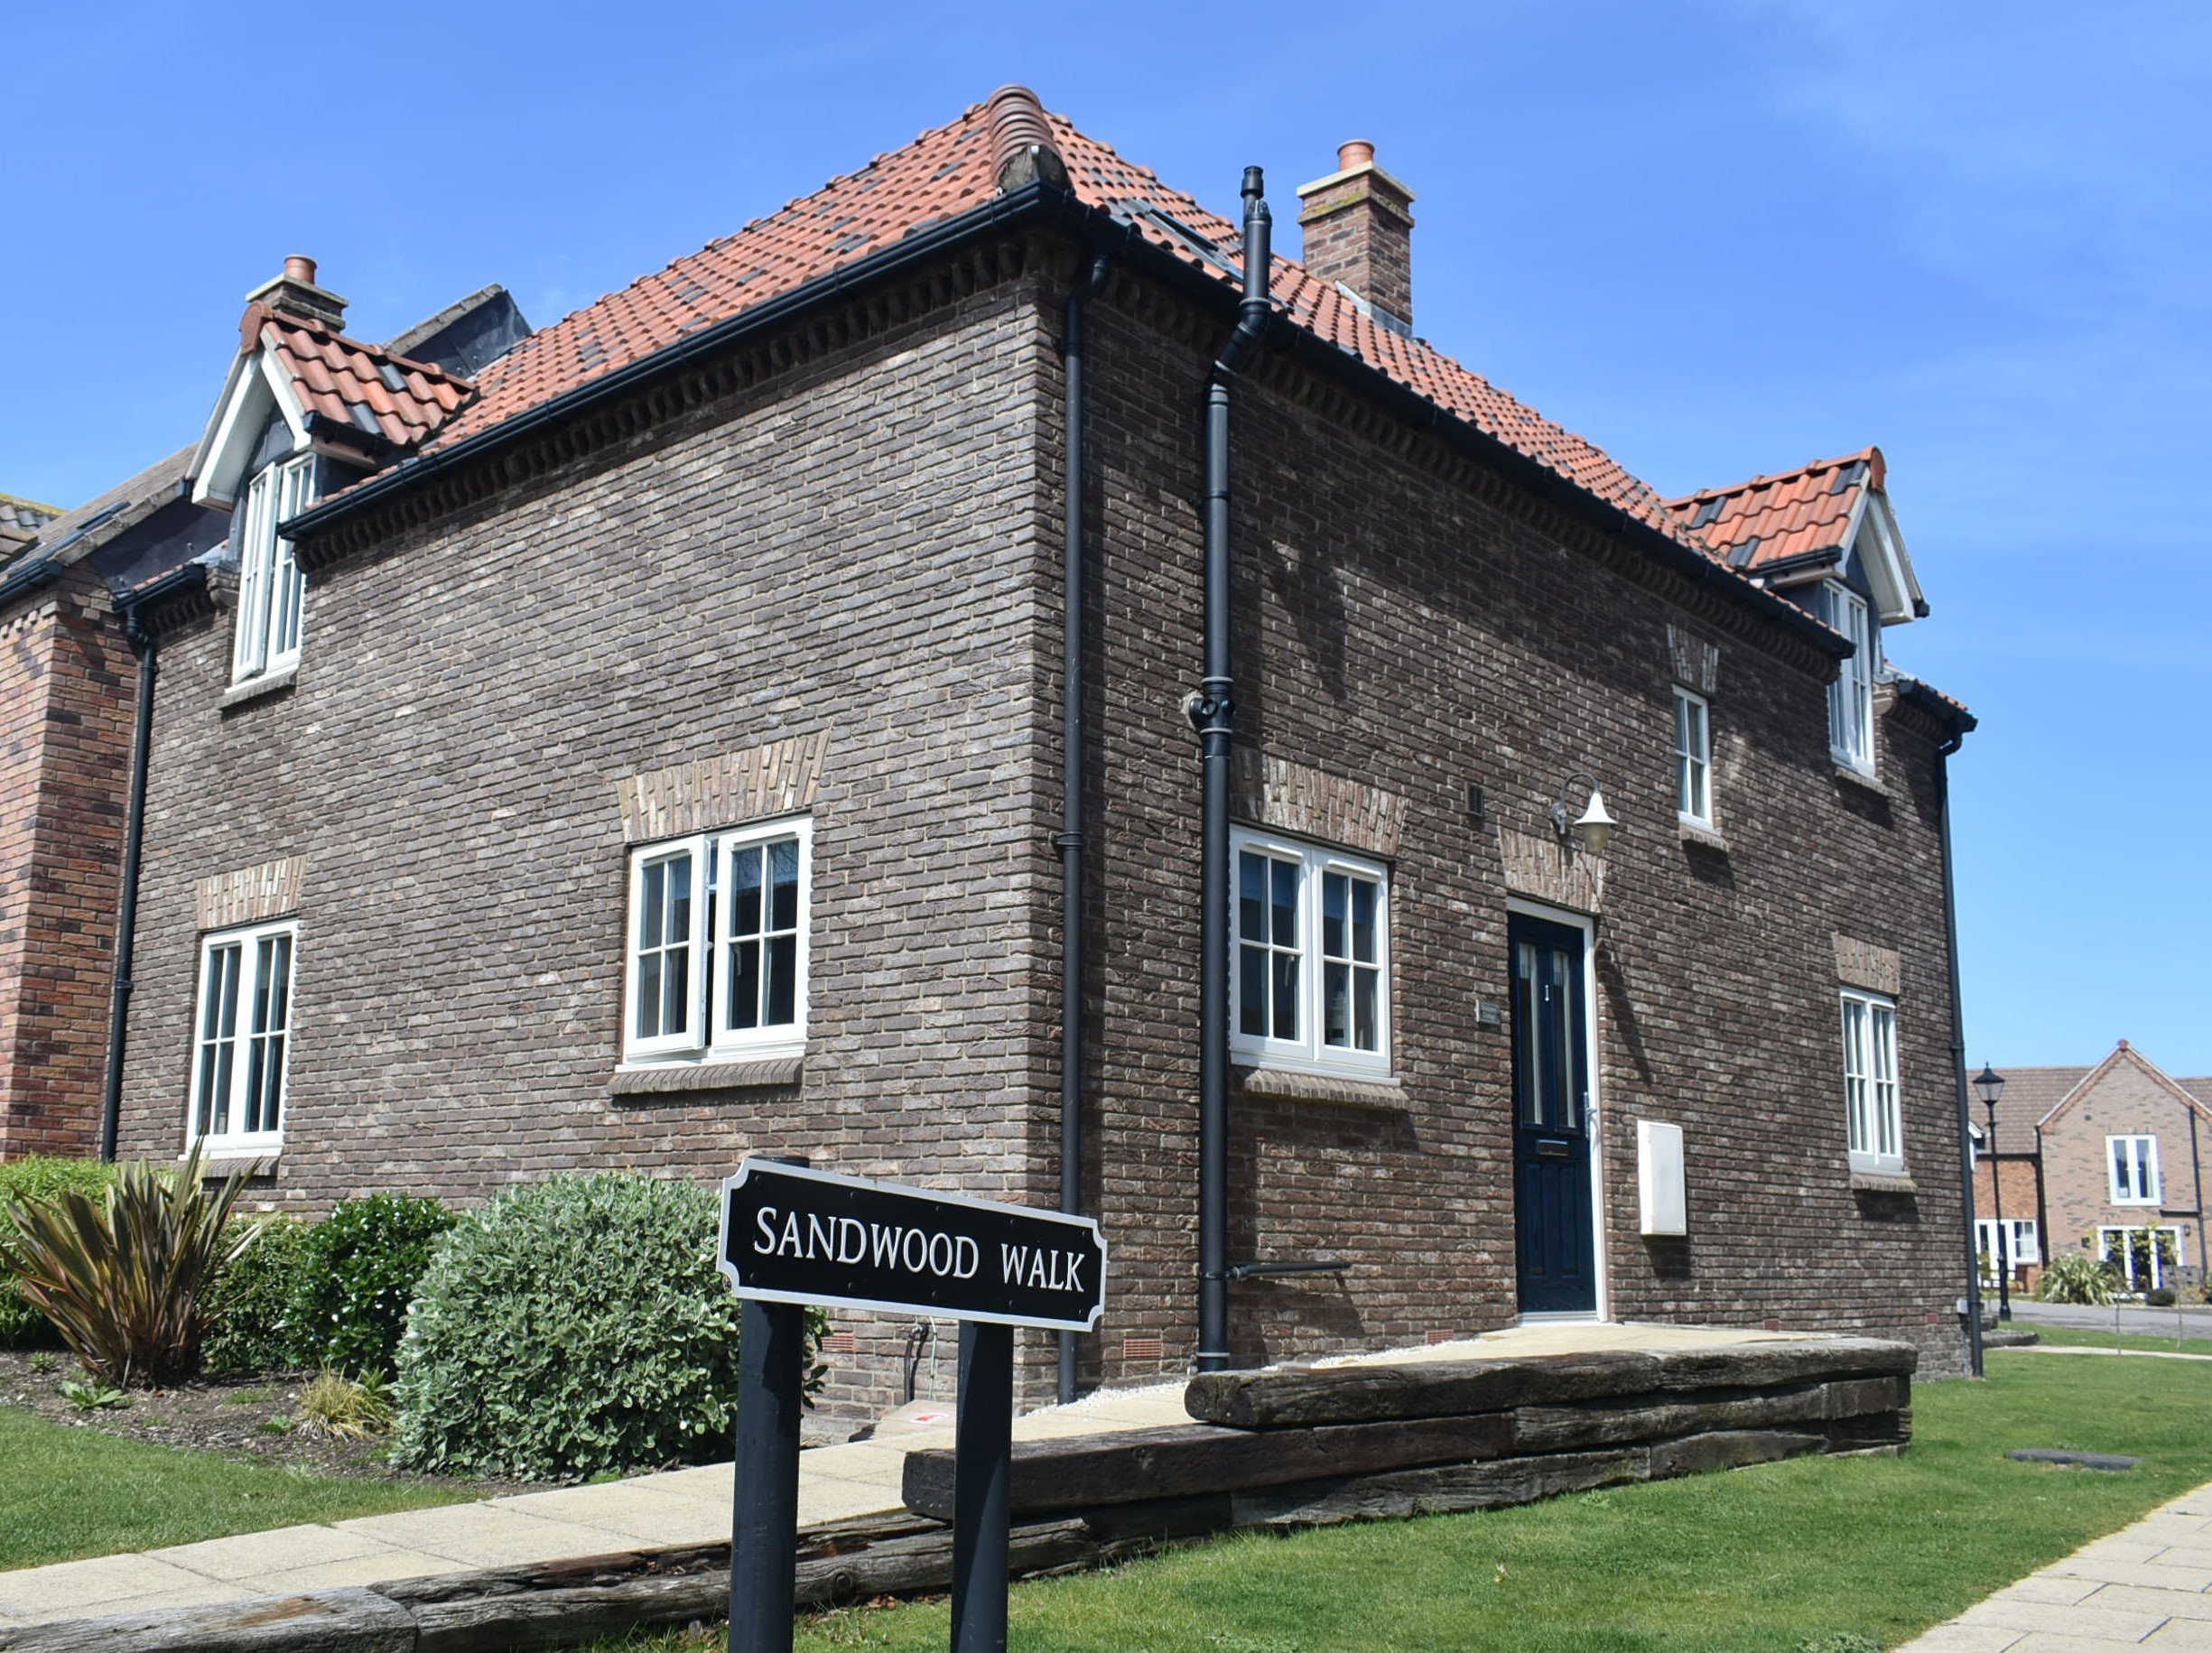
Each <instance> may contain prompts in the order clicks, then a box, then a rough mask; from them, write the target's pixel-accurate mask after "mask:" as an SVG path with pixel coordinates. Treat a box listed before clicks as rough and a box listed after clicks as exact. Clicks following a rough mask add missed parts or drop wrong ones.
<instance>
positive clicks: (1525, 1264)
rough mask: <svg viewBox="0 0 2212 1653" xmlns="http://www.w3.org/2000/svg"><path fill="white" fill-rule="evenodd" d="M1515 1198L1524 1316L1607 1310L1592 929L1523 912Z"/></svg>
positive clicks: (1517, 941) (1517, 951)
mask: <svg viewBox="0 0 2212 1653" xmlns="http://www.w3.org/2000/svg"><path fill="white" fill-rule="evenodd" d="M1506 933H1507V943H1508V945H1509V947H1510V950H1511V952H1512V985H1513V1196H1514V1213H1515V1221H1514V1228H1515V1232H1516V1236H1517V1238H1518V1240H1519V1250H1520V1309H1521V1313H1522V1314H1575V1313H1580V1314H1591V1313H1594V1312H1595V1310H1596V1308H1597V1240H1596V1233H1595V1230H1594V1225H1593V1224H1592V1222H1591V1211H1590V1058H1589V1045H1590V1041H1589V1037H1588V1033H1589V1026H1590V1023H1589V1014H1590V1011H1589V1006H1588V1005H1587V1004H1586V1003H1585V994H1584V991H1583V963H1582V949H1583V939H1582V932H1581V931H1579V930H1576V929H1574V928H1572V927H1571V926H1569V925H1566V924H1547V923H1546V922H1545V921H1544V920H1542V919H1539V918H1529V917H1524V916H1522V915H1519V914H1515V915H1513V917H1512V919H1511V920H1510V923H1509V924H1508V925H1507V932H1506Z"/></svg>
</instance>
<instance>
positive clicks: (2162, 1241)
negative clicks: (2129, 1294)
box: [2096, 1224, 2181, 1291]
mask: <svg viewBox="0 0 2212 1653" xmlns="http://www.w3.org/2000/svg"><path fill="white" fill-rule="evenodd" d="M2096 1254H2097V1256H2098V1257H2099V1258H2102V1259H2103V1260H2105V1262H2108V1263H2110V1264H2112V1265H2113V1267H2114V1268H2117V1269H2118V1270H2119V1271H2120V1277H2121V1279H2123V1280H2124V1281H2125V1282H2126V1283H2127V1288H2128V1290H2130V1291H2156V1290H2157V1289H2158V1288H2159V1287H2160V1286H2163V1285H2165V1284H2166V1277H2167V1276H2168V1275H2169V1274H2170V1273H2171V1272H2172V1271H2173V1268H2174V1266H2175V1265H2176V1264H2178V1263H2179V1261H2180V1260H2181V1230H2179V1228H2176V1227H2171V1226H2169V1225H2165V1224H2154V1225H2152V1226H2149V1227H2145V1228H2127V1227H2124V1226H2121V1225H2116V1224H2115V1225H2114V1226H2112V1227H2109V1228H2100V1229H2098V1230H2097V1231H2096Z"/></svg>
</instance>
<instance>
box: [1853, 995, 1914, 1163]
mask: <svg viewBox="0 0 2212 1653" xmlns="http://www.w3.org/2000/svg"><path fill="white" fill-rule="evenodd" d="M1843 1008H1844V1118H1845V1132H1846V1137H1847V1142H1848V1146H1849V1148H1850V1152H1851V1168H1852V1169H1853V1170H1854V1171H1875V1172H1895V1171H1902V1170H1903V1169H1904V1168H1905V1149H1904V1136H1903V1131H1902V1128H1901V1124H1900V1120H1899V1117H1898V1108H1897V1006H1896V1005H1895V1004H1894V1003H1892V1002H1891V1000H1889V999H1887V998H1882V996H1881V995H1880V994H1878V993H1862V992H1859V991H1857V990H1856V989H1852V988H1845V989H1844V990H1843Z"/></svg>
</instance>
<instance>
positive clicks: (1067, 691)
mask: <svg viewBox="0 0 2212 1653" xmlns="http://www.w3.org/2000/svg"><path fill="white" fill-rule="evenodd" d="M1105 284H1106V260H1105V258H1104V257H1103V256H1102V255H1101V256H1100V257H1097V258H1094V259H1092V261H1091V265H1090V267H1089V268H1088V269H1087V270H1086V271H1084V272H1083V274H1081V275H1079V276H1078V277H1077V278H1076V280H1075V284H1074V285H1073V286H1072V287H1070V288H1069V289H1068V295H1067V306H1066V309H1065V310H1064V311H1063V314H1062V320H1061V324H1060V360H1061V364H1062V370H1063V371H1064V373H1065V374H1066V375H1067V382H1066V385H1065V387H1064V389H1065V396H1064V400H1065V401H1066V404H1067V407H1066V410H1065V416H1066V420H1067V438H1066V442H1065V446H1064V453H1063V455H1062V462H1063V464H1064V468H1065V470H1066V496H1067V497H1066V528H1067V537H1066V542H1065V550H1064V552H1063V553H1062V566H1063V571H1064V575H1065V578H1066V581H1067V592H1066V595H1065V597H1064V599H1063V601H1062V604H1061V613H1062V619H1063V627H1064V630H1063V636H1062V642H1061V685H1060V833H1059V836H1058V837H1057V838H1055V839H1054V840H1053V842H1054V843H1055V844H1056V845H1058V846H1059V850H1060V1209H1061V1210H1062V1211H1064V1212H1081V1211H1082V1210H1083V754H1084V750H1085V745H1086V743H1085V739H1084V734H1083V683H1084V681H1085V665H1084V655H1083V632H1084V628H1085V627H1084V617H1085V611H1086V607H1087V602H1088V599H1087V597H1086V595H1085V593H1086V590H1087V588H1088V576H1087V574H1086V572H1085V568H1086V564H1085V562H1084V558H1083V534H1084V531H1085V530H1084V524H1083V476H1084V466H1083V311H1084V309H1085V308H1086V307H1087V306H1088V305H1089V304H1090V302H1091V298H1092V294H1093V293H1097V292H1098V291H1099V290H1100V289H1101V288H1102V287H1104V286H1105ZM1074 1398H1075V1333H1073V1332H1063V1333H1060V1404H1061V1405H1062V1406H1065V1405H1067V1403H1068V1402H1069V1401H1071V1400H1073V1399H1074Z"/></svg>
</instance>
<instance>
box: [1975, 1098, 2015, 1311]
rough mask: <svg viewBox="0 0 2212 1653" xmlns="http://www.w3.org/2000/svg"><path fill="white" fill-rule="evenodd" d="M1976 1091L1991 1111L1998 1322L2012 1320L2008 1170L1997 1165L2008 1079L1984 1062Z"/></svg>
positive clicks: (1991, 1188)
mask: <svg viewBox="0 0 2212 1653" xmlns="http://www.w3.org/2000/svg"><path fill="white" fill-rule="evenodd" d="M1974 1089H1975V1094H1976V1095H1978V1096H1980V1097H1981V1099H1982V1106H1983V1107H1984V1108H1986V1109H1988V1110H1989V1131H1988V1135H1987V1137H1986V1138H1984V1140H1985V1142H1986V1144H1987V1146H1988V1148H1989V1214H1990V1219H1991V1221H1990V1227H1991V1229H1992V1230H1994V1232H1995V1234H1996V1247H1997V1318H1998V1319H1999V1320H2010V1319H2012V1258H2010V1257H2009V1256H2008V1255H2007V1253H2008V1251H2009V1248H2008V1247H2007V1246H2006V1245H2005V1243H2004V1241H2005V1231H2004V1167H2003V1165H1999V1164H1998V1163H1997V1099H1998V1098H1999V1097H2001V1096H2003V1094H2004V1075H2003V1074H2002V1073H1998V1072H1997V1070H1996V1069H1994V1068H1993V1067H1991V1066H1990V1065H1989V1063H1986V1062H1984V1063H1982V1071H1981V1072H1980V1073H1976V1074H1975V1076H1974Z"/></svg>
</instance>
